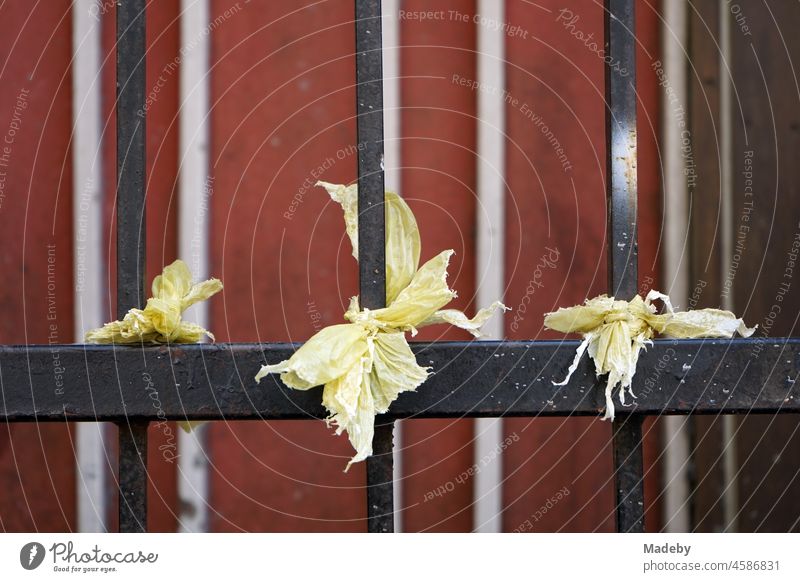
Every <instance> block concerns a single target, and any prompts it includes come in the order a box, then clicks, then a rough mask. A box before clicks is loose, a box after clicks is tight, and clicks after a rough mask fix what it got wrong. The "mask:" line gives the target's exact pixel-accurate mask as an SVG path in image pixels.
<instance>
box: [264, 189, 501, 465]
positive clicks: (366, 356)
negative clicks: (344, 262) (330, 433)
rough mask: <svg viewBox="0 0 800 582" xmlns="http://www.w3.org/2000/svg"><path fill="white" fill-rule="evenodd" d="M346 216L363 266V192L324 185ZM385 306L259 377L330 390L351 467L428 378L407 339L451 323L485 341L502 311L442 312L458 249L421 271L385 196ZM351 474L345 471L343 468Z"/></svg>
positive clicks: (325, 395)
mask: <svg viewBox="0 0 800 582" xmlns="http://www.w3.org/2000/svg"><path fill="white" fill-rule="evenodd" d="M317 185H318V186H322V187H323V188H325V189H326V190H327V191H328V194H329V195H330V196H331V198H332V199H333V200H334V201H335V202H338V203H339V204H340V205H341V206H342V209H343V210H344V218H345V226H346V229H347V234H348V236H349V237H350V242H351V244H352V247H353V256H354V257H355V258H356V260H358V189H357V185H355V184H353V185H351V186H342V185H336V184H329V183H327V182H318V183H317ZM384 206H385V213H386V214H385V216H386V307H384V308H382V309H372V310H370V309H360V307H359V303H358V297H353V298H352V299H351V301H350V307H349V309H348V310H347V313H345V319H347V321H349V322H350V323H348V324H341V325H332V326H330V327H326V328H324V329H322V330H321V331H320V332H318V333H317V334H316V335H314V336H313V337H312V338H311V339H310V340H308V341H307V342H306V343H305V344H303V346H302V347H300V349H298V350H297V351H296V352H295V353H294V355H292V357H291V358H289V359H288V360H285V361H283V362H280V363H278V364H273V365H267V366H263V367H262V368H261V370H260V371H259V372H258V374H257V375H256V381H260V380H261V379H262V378H263V377H264V376H266V375H267V374H274V373H280V374H281V380H282V381H283V383H284V384H286V385H287V386H289V387H290V388H294V389H296V390H308V389H309V388H313V387H314V386H324V389H323V392H322V403H323V405H324V406H325V408H326V409H327V410H328V412H329V413H330V416H329V417H328V422H332V423H333V424H334V425H335V426H336V434H341V433H342V432H346V433H347V436H348V438H349V439H350V443H351V444H352V445H353V448H355V450H356V454H355V456H354V457H353V458H352V459H351V460H350V462H349V463H348V464H347V468H349V467H350V465H351V464H352V463H357V462H359V461H363V460H364V459H366V458H367V457H368V456H369V455H371V454H372V437H373V434H374V429H375V416H376V415H377V414H381V413H384V412H386V411H388V410H389V406H390V405H391V403H392V402H394V401H395V400H396V399H397V397H398V395H399V394H400V393H402V392H409V391H413V390H416V389H417V387H419V385H420V384H422V383H423V382H424V381H425V379H426V378H427V377H428V369H427V368H423V367H422V366H420V365H419V364H417V361H416V359H415V357H414V354H413V352H412V351H411V348H410V346H409V345H408V342H407V341H406V337H405V332H410V333H411V334H412V335H415V334H416V333H417V329H418V328H420V327H423V326H426V325H432V324H436V323H449V324H451V325H455V326H457V327H460V328H462V329H465V330H467V331H469V332H470V333H471V334H472V335H474V336H475V337H479V336H480V326H481V325H482V324H483V323H485V322H486V320H487V319H489V317H491V315H492V313H493V312H494V311H496V310H497V309H507V308H506V307H505V306H504V305H503V304H502V303H500V302H499V301H498V302H495V303H494V304H492V305H491V306H490V307H488V308H485V309H481V310H480V311H479V312H478V314H477V315H476V316H475V317H474V318H472V319H470V318H468V317H467V316H466V315H465V314H464V313H462V312H461V311H458V310H455V309H442V308H443V307H444V306H445V305H447V304H448V303H450V301H451V300H452V299H453V298H455V297H456V292H455V291H453V290H452V289H450V288H449V287H448V285H447V266H448V263H449V261H450V257H451V256H452V254H453V251H452V250H447V251H443V252H441V253H439V254H438V255H436V256H435V257H434V258H432V259H431V260H429V261H428V262H427V263H425V264H424V265H422V267H419V256H420V248H421V243H420V236H419V229H418V228H417V221H416V219H415V218H414V214H413V213H412V212H411V209H410V208H409V207H408V205H407V204H406V203H405V201H404V200H403V199H402V198H401V197H400V196H398V195H397V194H395V193H394V192H388V191H387V192H386V198H385V205H384ZM345 470H347V469H345Z"/></svg>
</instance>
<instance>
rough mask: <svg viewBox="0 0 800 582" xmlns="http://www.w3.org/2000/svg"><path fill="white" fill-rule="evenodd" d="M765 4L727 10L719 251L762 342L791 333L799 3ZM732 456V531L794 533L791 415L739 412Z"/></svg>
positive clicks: (799, 489)
mask: <svg viewBox="0 0 800 582" xmlns="http://www.w3.org/2000/svg"><path fill="white" fill-rule="evenodd" d="M765 7H766V8H759V9H756V7H755V6H753V7H751V6H749V5H743V6H742V9H741V13H739V14H735V11H734V10H733V9H732V10H731V14H730V15H729V18H730V27H731V39H732V45H733V46H732V48H733V54H732V55H731V62H732V67H733V78H734V89H735V95H734V100H735V103H734V106H733V109H734V115H733V120H732V121H733V132H734V144H733V168H734V184H733V216H732V220H733V224H732V228H733V235H734V248H733V249H732V252H733V256H731V257H723V260H724V263H723V266H725V267H726V269H725V270H724V271H723V292H724V291H725V285H726V282H727V281H731V283H732V284H731V289H732V294H733V298H734V305H735V308H736V310H737V312H739V313H741V314H743V315H744V316H745V318H746V320H747V321H748V322H750V323H758V324H759V326H760V328H761V329H760V330H759V331H758V332H757V335H758V336H762V337H765V338H769V337H776V336H792V335H796V334H797V331H798V328H797V325H798V313H800V281H798V278H800V270H799V269H798V268H797V264H796V260H797V255H798V251H800V196H799V195H800V168H799V167H798V164H797V161H796V158H797V151H798V147H799V146H800V107H798V105H800V91H799V90H798V85H797V81H796V72H795V71H794V69H795V66H796V65H795V63H797V62H798V59H800V39H798V37H797V34H794V31H795V29H796V25H797V23H798V22H800V4H797V3H794V2H782V1H774V0H773V1H769V2H766V3H765ZM748 152H752V155H751V154H749V153H748ZM740 257H741V258H740ZM752 357H753V358H754V359H755V358H757V357H758V354H754V355H753V356H752ZM794 380H796V378H794V379H793V378H787V379H786V381H787V382H793V381H794ZM737 456H738V461H739V468H740V471H741V473H740V474H739V477H738V495H739V503H740V514H739V516H738V521H739V529H740V531H790V530H791V531H800V479H798V478H797V477H798V472H800V462H798V459H800V431H798V419H797V417H796V416H783V417H780V416H779V417H774V418H770V417H760V418H756V417H746V418H742V419H741V420H740V424H739V427H738V434H737Z"/></svg>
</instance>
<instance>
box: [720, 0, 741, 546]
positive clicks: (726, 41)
mask: <svg viewBox="0 0 800 582" xmlns="http://www.w3.org/2000/svg"><path fill="white" fill-rule="evenodd" d="M729 3H730V2H729V0H720V1H719V37H720V39H719V44H720V60H719V109H720V111H719V127H720V147H721V149H722V155H721V156H720V159H721V162H720V164H721V167H720V189H721V196H722V200H721V202H720V205H721V214H722V228H721V231H722V236H721V241H722V244H721V252H720V255H721V256H722V261H721V272H720V277H721V281H723V282H724V281H725V278H726V277H727V276H728V266H729V265H730V260H731V257H732V256H733V172H734V169H733V78H732V75H733V72H732V71H731V58H732V57H733V49H732V46H731V29H730V20H731V12H730V9H729V6H728V5H729ZM722 308H723V309H728V310H730V311H732V310H733V309H734V305H733V296H732V295H731V294H730V293H728V294H726V295H723V296H722ZM736 425H737V420H736V417H735V416H733V415H725V416H723V417H722V442H723V446H724V449H723V450H722V473H723V478H724V479H725V489H724V490H723V492H722V510H723V513H724V516H725V531H730V532H735V531H737V529H738V523H737V521H738V519H737V518H738V515H739V507H738V506H739V494H738V491H739V487H738V484H737V482H736V475H737V461H736Z"/></svg>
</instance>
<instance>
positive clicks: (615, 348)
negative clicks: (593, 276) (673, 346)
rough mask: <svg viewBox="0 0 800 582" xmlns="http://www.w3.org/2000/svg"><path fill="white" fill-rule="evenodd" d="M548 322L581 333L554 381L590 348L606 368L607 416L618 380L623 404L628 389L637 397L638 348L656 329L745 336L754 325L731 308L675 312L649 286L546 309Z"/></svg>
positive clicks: (599, 367)
mask: <svg viewBox="0 0 800 582" xmlns="http://www.w3.org/2000/svg"><path fill="white" fill-rule="evenodd" d="M659 299H660V300H661V301H663V302H664V305H665V307H666V312H665V313H663V314H659V313H657V310H656V307H655V306H654V305H653V301H655V300H659ZM544 325H545V327H547V328H549V329H553V330H555V331H561V332H564V333H573V332H574V333H580V334H581V335H583V341H582V342H581V344H580V345H579V346H578V349H577V350H576V352H575V359H574V360H573V362H572V365H571V366H570V367H569V372H568V373H567V377H566V378H565V379H564V380H563V381H562V382H553V384H555V385H556V386H564V385H566V384H567V382H569V379H570V378H571V377H572V374H573V372H575V369H576V368H577V367H578V362H579V361H580V359H581V357H582V356H583V354H584V352H586V351H587V350H588V351H589V357H591V358H592V360H594V366H595V372H596V373H597V376H598V377H600V376H602V375H603V374H608V381H607V383H606V392H605V395H606V412H605V415H604V416H603V420H613V419H614V401H613V399H612V392H613V390H614V388H615V387H616V386H617V384H619V385H620V391H619V399H620V402H621V403H622V404H623V405H624V404H625V393H626V391H627V393H628V394H630V395H631V396H632V397H634V398H635V395H634V394H633V392H632V391H631V382H632V381H633V376H634V374H636V363H637V361H638V360H639V352H640V351H641V350H642V349H644V348H645V346H646V345H652V343H653V342H652V337H653V335H654V334H656V333H658V334H661V335H664V336H667V337H672V338H682V339H692V338H703V337H707V338H713V337H724V338H730V337H733V334H734V333H736V332H739V335H741V336H742V337H750V336H751V335H752V334H753V332H754V331H755V330H756V328H755V327H752V328H749V327H747V326H745V324H744V321H742V320H741V319H738V318H737V317H736V316H735V315H734V314H733V313H731V312H730V311H722V310H720V309H698V310H695V311H681V312H676V311H675V310H674V309H673V307H672V303H671V301H670V299H669V297H668V296H667V295H664V294H663V293H659V292H658V291H655V290H651V291H650V292H649V293H648V294H647V297H646V298H645V299H644V300H642V298H641V297H640V296H638V295H637V296H636V297H634V298H633V299H631V300H630V301H618V300H616V299H614V298H613V297H607V296H605V295H601V296H599V297H595V298H594V299H587V300H586V302H585V303H584V305H576V306H574V307H567V308H560V309H559V310H558V311H556V312H554V313H547V314H545V318H544ZM756 327H758V326H756Z"/></svg>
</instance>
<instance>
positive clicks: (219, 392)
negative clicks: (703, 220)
mask: <svg viewBox="0 0 800 582" xmlns="http://www.w3.org/2000/svg"><path fill="white" fill-rule="evenodd" d="M145 3H146V2H145V0H126V1H124V2H120V3H118V5H117V97H118V101H117V179H118V183H117V205H116V208H117V315H118V317H122V315H124V313H125V312H126V311H127V310H128V309H130V308H132V307H143V306H144V303H145V288H146V287H145V281H144V276H145V268H144V267H145V236H144V235H145V183H146V180H145V118H144V117H142V116H139V115H137V112H138V111H140V110H144V105H145V92H146V91H145V74H144V72H145V52H146V48H145ZM634 4H635V2H634V0H605V41H606V55H607V56H608V57H609V58H607V61H610V62H612V63H619V66H618V67H617V69H616V70H612V67H609V66H607V67H606V88H605V94H606V104H607V108H606V142H607V143H606V147H607V151H606V156H607V159H606V169H607V186H606V188H607V196H608V220H609V233H610V236H609V243H608V252H609V292H610V293H611V294H613V295H615V296H616V297H618V298H620V299H630V298H632V297H633V296H634V295H635V294H636V293H637V235H636V229H637V187H636V159H637V158H636V141H637V140H636V77H635V70H636V67H635V49H636V41H635V36H634V30H635V26H634ZM355 16H356V19H355V22H356V27H355V28H356V51H357V54H356V74H357V104H356V105H357V111H358V124H357V125H358V143H359V145H360V146H361V147H360V148H359V159H358V184H359V211H360V215H359V258H360V262H359V269H360V273H359V274H360V296H361V302H362V305H363V306H364V307H367V308H378V307H381V306H383V302H384V300H385V291H384V287H385V256H384V232H385V225H384V212H383V207H382V204H383V192H384V183H383V182H384V180H383V89H382V64H381V63H382V49H381V3H380V0H356V1H355ZM620 69H621V70H624V71H626V75H624V76H623V75H620V74H619V73H618V72H617V71H619V70H620ZM577 344H578V342H576V341H536V342H524V341H513V342H511V341H480V342H436V343H427V344H426V343H415V344H412V349H413V351H414V352H415V353H416V354H417V356H418V357H419V358H421V359H423V360H425V361H427V362H429V363H430V365H431V366H433V367H434V369H435V370H436V371H437V373H436V374H435V375H433V376H431V377H430V378H429V379H428V380H427V382H426V383H425V384H424V386H423V388H421V389H420V390H419V391H418V392H414V393H405V394H402V395H401V396H400V398H399V399H398V400H397V401H396V402H395V403H394V404H393V405H392V410H391V411H390V413H389V414H387V415H384V416H383V417H379V419H378V421H377V426H376V431H375V440H374V444H373V451H374V455H373V456H372V457H370V458H369V459H368V460H367V462H366V463H367V513H368V529H369V531H371V532H390V531H392V530H393V527H394V526H393V515H394V501H393V498H392V433H393V423H394V420H395V419H400V418H443V417H444V418H455V417H505V416H509V417H510V416H526V417H544V416H585V415H597V414H598V413H600V412H601V411H602V409H603V407H604V402H605V401H604V396H603V390H602V389H600V388H599V387H598V386H597V379H596V378H595V374H594V369H593V367H592V364H591V361H589V359H588V358H585V359H584V360H583V362H582V363H581V365H580V366H579V368H578V370H577V371H576V372H575V374H574V375H573V377H572V380H571V382H570V385H569V386H565V387H556V386H553V385H552V384H551V382H550V381H551V380H560V379H561V378H563V377H564V373H565V370H566V368H567V367H568V366H569V364H570V363H571V362H572V359H573V356H574V353H575V348H576V347H577ZM296 347H297V346H296V345H292V344H261V345H258V344H213V345H210V344H209V345H167V346H160V347H130V346H125V347H122V346H85V345H71V346H62V347H60V348H59V351H60V359H61V362H62V366H63V367H64V368H66V369H67V370H69V377H68V379H66V380H65V385H64V389H63V390H59V391H55V390H53V382H54V379H53V377H52V374H51V373H50V365H51V360H52V346H49V345H47V346H36V345H27V346H3V347H0V391H1V393H2V409H1V410H0V420H2V421H4V422H71V421H110V422H114V423H116V424H117V426H118V427H119V490H120V497H119V516H120V519H119V529H120V531H122V532H138V531H145V530H146V529H147V503H146V493H147V454H146V453H147V427H148V423H150V422H155V421H158V420H161V419H162V418H163V417H166V418H168V419H173V420H187V419H188V420H248V419H249V420H259V419H267V420H274V419H321V418H324V417H325V416H326V414H325V411H324V409H323V408H322V405H321V402H320V401H321V398H320V395H319V393H318V391H314V390H312V391H307V392H300V391H294V390H289V389H287V388H285V387H284V386H283V385H282V384H281V382H280V380H278V379H277V378H273V380H272V382H270V381H267V383H266V384H264V383H263V382H262V384H261V385H258V386H257V385H256V384H255V382H254V381H253V376H254V374H255V372H256V371H257V370H258V369H259V366H260V365H261V364H263V363H264V362H266V361H269V362H274V361H281V360H283V359H286V358H288V357H289V356H290V355H291V353H292V352H293V350H294V349H296ZM754 354H757V355H758V357H754ZM723 361H724V362H725V363H724V365H723V364H722V362H723ZM686 365H691V375H690V376H688V377H689V378H690V381H688V380H686V377H687V374H686V368H685V366H686ZM639 368H640V369H648V368H649V369H658V370H659V380H658V381H659V385H658V389H656V390H653V389H646V388H643V382H646V378H645V377H644V376H645V375H644V374H639V375H637V376H636V378H635V380H634V384H633V388H634V392H635V393H636V394H637V395H638V399H637V400H636V401H635V403H634V406H632V407H631V408H627V409H625V411H624V412H621V413H620V414H618V417H617V420H616V421H614V423H613V424H612V426H611V430H612V439H613V450H614V453H613V455H614V471H615V483H616V515H617V521H616V523H617V530H618V531H621V532H638V531H642V530H643V527H644V507H645V505H644V493H643V465H642V420H643V419H644V417H645V416H648V415H662V414H753V413H768V414H777V413H787V412H794V413H797V412H800V389H798V388H795V383H794V382H793V381H792V380H793V379H794V378H795V377H796V376H797V374H798V369H799V368H800V340H794V339H787V338H771V339H769V338H764V339H759V340H752V339H734V340H657V341H656V342H655V346H654V347H652V348H651V349H649V350H648V351H647V352H646V353H643V354H642V357H641V358H640V361H639ZM145 373H146V374H149V377H150V378H151V379H152V382H153V384H155V385H157V386H159V388H160V390H159V399H160V402H161V409H159V410H155V409H154V408H153V406H152V400H151V398H150V396H149V394H148V391H147V390H144V389H143V388H142V386H143V384H142V376H143V374H145ZM65 378H66V376H65ZM536 380H541V381H540V382H537V381H536Z"/></svg>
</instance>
